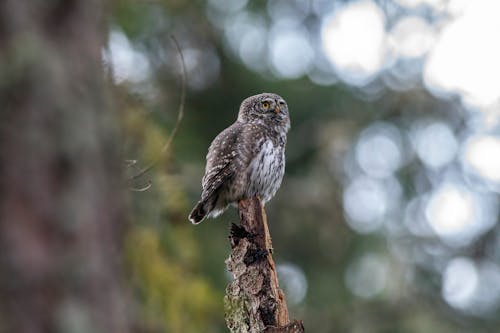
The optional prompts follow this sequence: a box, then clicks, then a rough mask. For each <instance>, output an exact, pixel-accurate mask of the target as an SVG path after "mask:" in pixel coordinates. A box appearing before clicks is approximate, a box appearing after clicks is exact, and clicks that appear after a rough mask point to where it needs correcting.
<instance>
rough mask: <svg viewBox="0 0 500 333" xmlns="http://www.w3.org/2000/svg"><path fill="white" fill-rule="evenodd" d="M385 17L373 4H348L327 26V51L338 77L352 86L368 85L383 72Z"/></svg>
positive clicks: (324, 34)
mask: <svg viewBox="0 0 500 333" xmlns="http://www.w3.org/2000/svg"><path fill="white" fill-rule="evenodd" d="M384 25H385V16H384V13H383V12H382V11H381V10H380V8H379V7H378V6H377V5H376V4H375V3H374V2H373V1H369V0H364V1H359V2H353V3H348V4H346V5H345V7H343V8H341V9H338V10H336V11H334V12H333V13H332V14H331V15H330V16H328V17H326V18H325V20H324V23H323V28H322V33H321V40H322V46H323V49H324V51H325V53H326V55H327V57H328V59H330V61H331V62H332V64H333V65H334V66H335V68H336V71H337V73H338V75H339V76H340V77H341V78H342V79H343V80H345V81H346V82H347V83H349V84H353V85H364V84H366V83H368V82H369V81H370V80H371V79H373V77H374V76H375V75H376V74H377V73H378V71H379V70H380V69H381V68H382V65H383V62H384V56H385V52H386V48H385V46H386V45H385V28H384Z"/></svg>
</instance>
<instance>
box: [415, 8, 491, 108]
mask: <svg viewBox="0 0 500 333" xmlns="http://www.w3.org/2000/svg"><path fill="white" fill-rule="evenodd" d="M499 11H500V3H499V2H497V1H488V0H479V1H471V2H470V3H469V4H468V7H467V10H466V11H464V12H463V14H462V15H459V16H458V17H457V18H456V19H455V20H451V21H450V22H448V23H447V24H446V25H445V26H444V28H443V31H442V33H441V34H440V36H439V38H438V42H437V44H436V46H435V48H434V49H433V50H432V51H431V53H430V55H429V58H428V60H427V63H426V65H425V71H424V78H425V83H426V85H427V87H428V88H429V89H430V90H431V91H434V92H437V93H443V92H447V93H449V92H453V93H458V94H460V95H461V96H462V97H463V98H464V100H465V101H466V102H467V103H468V104H472V105H475V106H487V105H490V104H492V103H494V102H495V101H496V100H498V99H499V98H500V90H499V89H498V87H499V86H500V62H499V61H498V59H499V58H500V44H499V43H497V39H498V38H497V37H498V36H497V35H498V31H500V20H498V12H499Z"/></svg>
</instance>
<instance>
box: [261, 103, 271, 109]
mask: <svg viewBox="0 0 500 333" xmlns="http://www.w3.org/2000/svg"><path fill="white" fill-rule="evenodd" d="M269 106H270V105H269V102H262V108H263V109H269Z"/></svg>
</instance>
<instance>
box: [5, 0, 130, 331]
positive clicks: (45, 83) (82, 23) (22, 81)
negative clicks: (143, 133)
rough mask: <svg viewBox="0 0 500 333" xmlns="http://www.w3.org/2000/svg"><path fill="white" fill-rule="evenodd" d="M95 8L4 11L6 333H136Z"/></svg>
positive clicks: (66, 1) (64, 5)
mask: <svg viewBox="0 0 500 333" xmlns="http://www.w3.org/2000/svg"><path fill="white" fill-rule="evenodd" d="M104 9H105V8H104V5H103V3H102V2H101V1H99V0H80V1H78V0H3V1H0V331H1V332H16V333H24V332H30V333H31V332H93V333H94V332H103V333H104V332H106V333H110V332H119V333H124V332H128V331H129V329H128V325H129V323H128V321H127V319H126V318H127V317H126V315H125V310H126V309H125V303H126V302H125V298H126V297H124V294H123V290H122V284H121V281H120V276H121V262H120V258H121V249H120V240H121V235H122V226H123V223H124V221H123V215H122V214H123V213H122V208H123V207H122V201H121V195H120V193H121V185H120V184H121V180H120V176H119V175H120V169H119V167H120V166H119V165H118V164H117V163H118V161H119V158H118V157H117V156H116V145H115V142H114V140H115V134H116V131H115V130H114V129H113V127H114V125H113V124H114V121H113V119H112V116H111V114H110V112H108V108H107V106H106V103H105V94H104V90H105V83H104V80H103V79H104V75H103V71H102V64H101V47H102V45H103V40H104V38H105V31H106V30H105V27H106V22H105V20H104V18H105V16H104Z"/></svg>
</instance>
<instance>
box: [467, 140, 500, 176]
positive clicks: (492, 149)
mask: <svg viewBox="0 0 500 333" xmlns="http://www.w3.org/2000/svg"><path fill="white" fill-rule="evenodd" d="M463 161H464V164H465V166H466V167H467V168H468V170H470V171H471V172H473V173H475V174H476V175H478V176H479V177H482V178H484V179H485V180H486V181H489V182H491V183H492V184H494V185H497V186H498V185H499V184H500V138H498V137H496V136H491V135H485V136H474V137H472V138H470V139H469V140H468V141H467V142H466V144H465V147H464V153H463Z"/></svg>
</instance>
